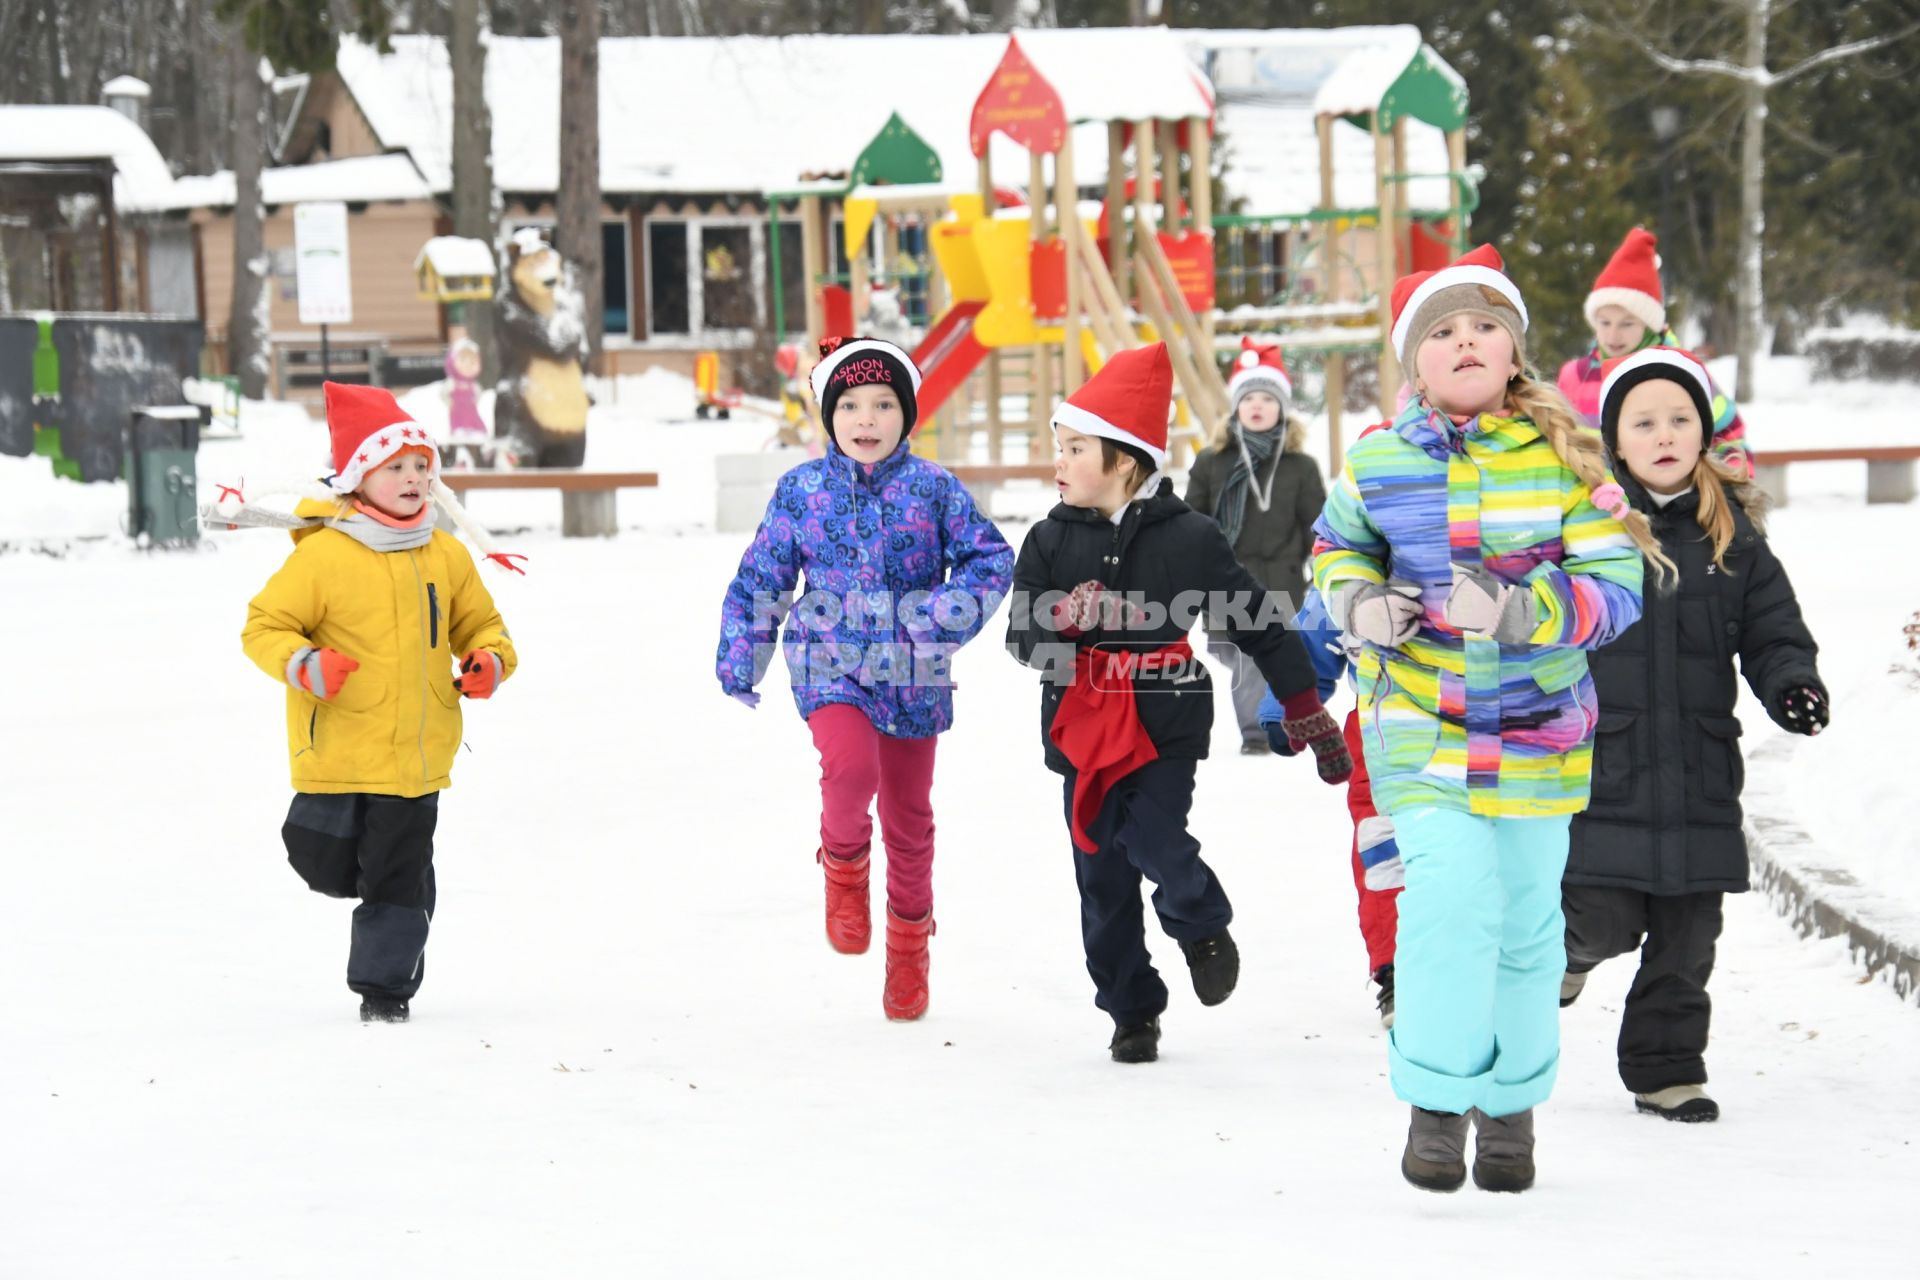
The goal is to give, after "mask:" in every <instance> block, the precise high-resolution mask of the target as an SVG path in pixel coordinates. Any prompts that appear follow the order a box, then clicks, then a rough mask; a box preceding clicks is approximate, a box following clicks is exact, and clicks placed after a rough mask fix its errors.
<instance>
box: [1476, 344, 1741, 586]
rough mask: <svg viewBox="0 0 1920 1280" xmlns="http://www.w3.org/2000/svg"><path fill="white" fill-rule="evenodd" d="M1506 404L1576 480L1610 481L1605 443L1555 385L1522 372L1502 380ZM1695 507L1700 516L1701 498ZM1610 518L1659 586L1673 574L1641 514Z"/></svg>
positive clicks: (1597, 484) (1592, 486) (1592, 483)
mask: <svg viewBox="0 0 1920 1280" xmlns="http://www.w3.org/2000/svg"><path fill="white" fill-rule="evenodd" d="M1507 403H1508V404H1509V405H1510V406H1512V408H1513V410H1514V412H1515V413H1516V414H1517V415H1518V416H1520V417H1523V418H1526V419H1528V420H1529V421H1531V422H1532V423H1533V425H1534V426H1536V427H1538V428H1539V429H1540V434H1541V435H1542V436H1544V437H1546V440H1547V443H1548V444H1550V445H1552V446H1553V451H1554V452H1555V453H1557V454H1559V455H1560V461H1561V462H1563V463H1565V464H1566V466H1567V470H1569V471H1571V472H1573V474H1574V475H1576V476H1578V477H1579V479H1580V483H1582V484H1584V485H1586V486H1587V488H1588V489H1598V488H1599V487H1600V486H1601V485H1603V484H1606V483H1608V482H1609V481H1610V480H1611V478H1612V477H1611V476H1609V474H1608V473H1607V454H1606V447H1605V446H1604V445H1602V444H1601V443H1600V433H1599V432H1597V431H1589V430H1587V429H1586V428H1585V427H1583V426H1581V425H1580V420H1579V419H1578V418H1576V417H1574V414H1573V406H1572V405H1570V404H1568V403H1567V398H1566V397H1565V396H1563V395H1561V394H1560V391H1559V388H1557V387H1555V386H1553V385H1551V384H1550V383H1546V382H1542V381H1541V380H1540V379H1538V378H1535V377H1533V376H1531V375H1530V374H1527V373H1525V372H1522V373H1518V374H1515V375H1514V378H1513V381H1511V382H1509V383H1508V384H1507ZM1701 508H1702V509H1701V514H1702V517H1703V519H1704V516H1705V501H1704V497H1703V500H1702V504H1701ZM1727 518H1728V521H1729V532H1728V536H1729V537H1731V536H1732V532H1731V520H1732V517H1731V516H1729V517H1727ZM1616 519H1618V520H1619V522H1620V525H1621V527H1622V528H1624V529H1625V530H1626V531H1627V536H1628V537H1630V538H1632V539H1633V544H1634V545H1635V546H1636V547H1639V548H1640V554H1641V555H1642V556H1643V557H1645V558H1646V560H1647V562H1648V563H1649V564H1651V565H1653V566H1654V567H1655V576H1656V579H1657V581H1658V582H1659V583H1661V584H1662V585H1665V584H1666V583H1667V582H1669V581H1670V580H1672V579H1674V578H1677V577H1679V574H1680V571H1679V569H1678V568H1677V567H1676V566H1675V565H1674V563H1673V561H1672V560H1670V559H1669V558H1668V557H1667V553H1666V552H1665V551H1663V550H1662V549H1661V547H1660V539H1659V538H1657V537H1655V536H1654V532H1653V525H1652V523H1651V522H1649V521H1648V519H1647V517H1646V513H1645V512H1641V511H1633V510H1628V511H1625V512H1622V513H1621V514H1620V515H1619V516H1617V517H1616Z"/></svg>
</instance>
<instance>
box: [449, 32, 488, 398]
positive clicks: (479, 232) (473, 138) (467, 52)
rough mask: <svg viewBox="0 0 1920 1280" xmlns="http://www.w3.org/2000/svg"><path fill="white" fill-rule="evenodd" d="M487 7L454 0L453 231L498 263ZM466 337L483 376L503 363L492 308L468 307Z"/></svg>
mask: <svg viewBox="0 0 1920 1280" xmlns="http://www.w3.org/2000/svg"><path fill="white" fill-rule="evenodd" d="M486 33H487V10H486V6H485V5H484V4H483V3H482V0H453V23H452V38H451V39H450V40H449V41H448V47H447V56H448V59H449V60H450V61H451V62H452V64H453V233H454V234H455V235H457V236H467V237H469V238H471V239H474V240H483V241H485V242H486V243H487V244H488V245H490V246H491V247H492V248H493V260H494V262H495V263H496V264H498V263H499V261H500V201H499V195H498V193H497V192H495V190H494V188H493V113H492V110H491V108H489V107H488V106H487V45H486ZM465 314H466V322H467V336H468V337H470V338H472V339H473V341H474V343H475V344H476V345H477V346H478V347H479V348H480V362H481V375H480V376H481V379H482V382H483V383H484V382H490V381H492V379H493V376H494V374H495V373H496V371H498V369H499V367H500V361H499V355H498V352H496V351H495V349H494V341H493V308H492V307H491V306H489V305H487V304H485V303H469V304H467V307H466V312H465Z"/></svg>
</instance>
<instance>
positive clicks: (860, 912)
mask: <svg viewBox="0 0 1920 1280" xmlns="http://www.w3.org/2000/svg"><path fill="white" fill-rule="evenodd" d="M820 350H821V358H820V362H819V363H818V364H816V365H815V366H814V368H813V373H812V384H813V392H814V397H815V398H816V399H817V400H818V401H819V403H820V416H821V420H822V422H823V423H824V424H825V426H826V429H827V439H828V444H827V452H826V456H825V457H822V458H817V459H815V460H813V461H811V462H803V463H801V464H800V465H799V466H797V467H795V468H794V469H793V470H791V471H789V472H787V474H786V475H784V476H782V477H781V478H780V481H779V483H778V485H777V486H776V487H775V489H774V494H773V500H772V501H771V502H770V503H768V505H767V514H766V517H765V518H764V519H762V520H761V522H760V528H759V531H758V532H757V533H755V534H754V538H753V544H752V545H751V546H749V547H748V548H747V553H746V554H745V555H744V556H742V557H741V558H740V568H739V571H738V572H737V573H735V574H734V578H733V581H732V582H731V583H730V584H729V585H728V587H727V594H726V599H725V601H724V602H723V604H722V606H721V622H720V649H719V654H718V657H717V660H716V663H715V667H716V674H717V675H718V676H719V679H720V687H721V689H722V690H724V691H725V692H726V693H728V694H730V695H731V696H733V697H734V698H736V699H738V700H739V701H741V702H743V703H745V704H746V705H747V706H749V707H752V706H756V705H757V704H758V703H759V701H760V695H759V694H757V693H755V692H754V691H753V687H754V685H755V684H757V683H758V682H759V680H760V677H761V676H762V675H763V674H764V673H765V671H766V669H767V664H768V663H769V662H770V661H771V660H772V656H773V646H774V641H775V638H776V636H777V635H779V633H780V632H781V630H782V624H783V623H784V627H785V635H784V636H783V637H781V644H782V648H783V649H784V651H785V654H786V659H787V670H788V673H789V676H790V678H791V679H792V682H793V699H794V703H795V705H796V706H797V707H798V708H799V710H800V715H801V717H802V718H803V719H805V720H806V722H807V727H808V729H809V730H811V731H812V734H813V741H814V746H815V747H816V748H817V749H818V750H819V752H820V808H821V813H820V842H819V846H818V848H817V849H816V851H815V854H814V856H815V858H817V859H818V860H819V862H820V865H821V867H822V868H823V869H824V870H825V873H826V929H827V941H828V943H829V944H830V945H831V946H832V947H833V949H834V950H836V951H839V952H842V953H845V954H848V955H858V954H860V953H862V952H864V951H866V949H867V947H868V945H869V944H870V943H871V941H872V938H873V924H872V916H871V910H872V908H871V905H870V899H869V894H868V887H867V885H868V866H869V859H870V848H871V842H872V836H873V818H872V815H871V809H872V806H873V803H874V800H875V797H876V796H877V797H878V798H879V806H880V826H881V832H882V836H883V838H884V839H885V841H886V846H887V966H886V985H885V989H884V992H883V995H882V1001H881V1003H882V1008H883V1009H884V1010H885V1012H886V1015H887V1017H889V1018H892V1019H895V1020H896V1021H909V1020H912V1019H915V1018H918V1017H920V1016H921V1015H922V1014H923V1013H925V1012H926V1010H927V998H928V997H927V964H928V960H927V938H928V936H929V935H930V934H932V932H933V927H934V926H933V806H932V802H931V793H932V789H933V759H934V744H935V742H936V741H937V737H938V735H939V734H940V733H942V732H944V731H945V730H946V729H947V728H948V727H949V726H950V725H951V724H952V723H953V689H952V681H951V679H950V675H949V664H950V663H951V661H952V658H953V654H954V652H955V651H956V650H957V649H958V648H959V647H960V646H961V645H963V644H965V643H966V642H967V641H969V640H971V639H973V637H974V636H976V635H978V634H979V632H980V628H981V627H982V626H983V625H984V624H985V623H986V621H987V619H988V618H990V617H991V616H992V615H993V612H994V610H995V609H997V608H999V605H1000V600H1001V598H1002V597H1003V596H1004V595H1005V594H1006V592H1007V587H1008V585H1009V583H1010V582H1011V580H1012V577H1013V550H1012V548H1010V547H1009V546H1008V545H1007V541H1006V539H1005V538H1003V537H1001V536H1000V531H999V530H998V529H996V528H995V527H994V526H993V523H992V521H990V520H988V519H987V518H986V517H985V516H983V515H982V514H981V513H980V511H979V508H977V507H976V506H975V505H974V502H973V499H972V497H971V496H970V495H969V494H968V493H967V490H966V488H965V487H964V486H963V485H962V484H961V483H960V481H959V480H958V479H956V478H955V477H954V475H953V473H952V472H950V471H947V470H946V469H945V468H943V467H940V466H938V465H937V464H935V463H932V462H929V461H927V460H926V459H924V458H918V457H915V456H914V455H913V454H912V453H911V452H910V451H909V449H908V437H909V436H910V435H911V434H912V431H913V426H914V421H915V403H914V396H915V394H916V393H917V392H918V390H919V388H920V370H919V369H918V368H917V367H915V365H914V363H913V359H912V357H910V356H909V355H908V354H907V353H906V352H905V351H902V350H901V349H900V348H899V347H896V346H894V345H893V344H892V343H890V342H883V341H881V340H879V339H877V338H855V339H851V340H847V339H840V338H829V339H827V340H826V341H824V342H822V343H821V344H820ZM803 577H804V579H805V591H804V593H803V594H802V595H801V597H800V599H799V601H798V603H797V606H796V604H795V601H794V592H795V589H796V587H797V586H798V585H799V584H800V582H801V579H802V578H803Z"/></svg>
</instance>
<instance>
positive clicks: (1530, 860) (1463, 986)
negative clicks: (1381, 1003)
mask: <svg viewBox="0 0 1920 1280" xmlns="http://www.w3.org/2000/svg"><path fill="white" fill-rule="evenodd" d="M1571 821H1572V819H1571V818H1570V817H1567V816H1562V817H1553V818H1483V817H1476V816H1474V815H1472V814H1467V813H1460V812H1457V811H1455V810H1452V809H1439V808H1434V807H1431V806H1422V807H1419V808H1415V809H1407V810H1402V811H1400V812H1397V813H1395V814H1394V815H1393V826H1394V831H1395V833H1396V835H1397V836H1398V837H1399V841H1400V857H1401V859H1402V861H1403V862H1404V863H1405V864H1406V877H1407V885H1406V890H1405V891H1404V892H1403V893H1402V894H1401V895H1400V928H1399V936H1398V939H1397V942H1396V946H1395V952H1394V965H1393V978H1394V1021H1393V1031H1392V1033H1391V1034H1390V1035H1389V1037H1388V1049H1387V1060H1388V1064H1389V1066H1390V1068H1391V1073H1392V1079H1393V1091H1394V1092H1395V1093H1396V1094H1398V1095H1399V1096H1400V1097H1401V1098H1403V1099H1405V1100H1406V1101H1408V1102H1411V1103H1413V1104H1414V1105H1415V1106H1417V1107H1425V1108H1426V1109H1427V1110H1429V1111H1451V1112H1456V1113H1463V1112H1466V1111H1468V1110H1470V1109H1472V1108H1474V1107H1478V1108H1480V1110H1482V1111H1484V1112H1485V1113H1486V1114H1488V1115H1490V1116H1504V1115H1512V1114H1513V1113H1514V1112H1517V1111H1525V1110H1526V1109H1527V1108H1528V1107H1531V1106H1534V1105H1536V1104H1538V1103H1541V1102H1545V1101H1546V1099H1547V1095H1548V1094H1550V1093H1552V1092H1553V1079H1554V1073H1555V1071H1556V1070H1557V1069H1558V1067H1559V1062H1560V978H1561V975H1562V974H1563V973H1565V972H1566V967H1567V950H1566V925H1565V921H1564V918H1563V917H1562V916H1561V913H1560V876H1561V873H1562V872H1563V871H1565V870H1566V865H1567V828H1568V826H1569V824H1570V823H1571Z"/></svg>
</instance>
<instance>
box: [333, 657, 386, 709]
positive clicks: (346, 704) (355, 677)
mask: <svg viewBox="0 0 1920 1280" xmlns="http://www.w3.org/2000/svg"><path fill="white" fill-rule="evenodd" d="M386 693H387V686H386V684H385V683H384V682H383V681H382V680H381V679H380V677H379V676H377V675H375V674H373V673H372V672H371V671H368V670H367V669H366V668H365V667H364V666H363V667H361V668H360V670H358V671H356V672H354V673H353V674H352V675H350V676H348V677H347V679H346V683H344V684H342V685H341V686H340V692H338V693H336V694H334V695H333V697H332V698H331V699H330V700H328V701H327V702H326V703H325V704H323V705H325V706H326V707H327V708H328V709H329V710H334V711H346V712H350V713H352V714H355V715H362V714H365V713H366V712H369V711H372V710H374V709H375V708H377V707H378V706H379V705H380V704H381V702H382V701H384V700H385V698H386Z"/></svg>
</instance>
